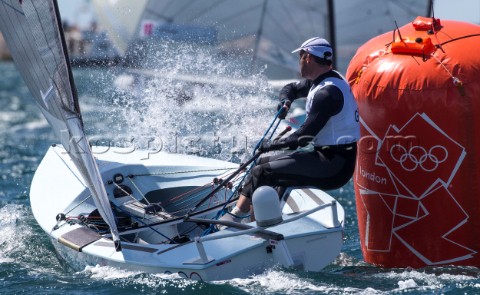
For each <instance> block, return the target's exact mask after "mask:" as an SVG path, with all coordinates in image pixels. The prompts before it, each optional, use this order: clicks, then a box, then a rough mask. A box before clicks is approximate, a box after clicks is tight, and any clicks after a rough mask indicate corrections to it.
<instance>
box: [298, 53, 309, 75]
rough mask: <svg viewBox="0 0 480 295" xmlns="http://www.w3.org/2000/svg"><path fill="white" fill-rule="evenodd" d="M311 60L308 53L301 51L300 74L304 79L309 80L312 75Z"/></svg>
mask: <svg viewBox="0 0 480 295" xmlns="http://www.w3.org/2000/svg"><path fill="white" fill-rule="evenodd" d="M311 62H312V61H311V58H310V54H308V53H307V52H305V51H303V50H300V59H299V64H300V74H301V76H302V77H303V78H306V79H309V75H310V72H311V70H310V67H311Z"/></svg>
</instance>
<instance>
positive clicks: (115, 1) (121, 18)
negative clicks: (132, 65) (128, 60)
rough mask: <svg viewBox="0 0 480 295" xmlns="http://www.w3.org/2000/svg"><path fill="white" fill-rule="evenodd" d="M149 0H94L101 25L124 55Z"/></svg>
mask: <svg viewBox="0 0 480 295" xmlns="http://www.w3.org/2000/svg"><path fill="white" fill-rule="evenodd" d="M147 1H148V0H135V1H133V0H93V1H92V3H93V6H94V8H95V11H96V14H97V20H98V22H99V25H100V27H101V28H102V29H103V30H106V31H107V32H108V36H109V37H110V41H111V42H112V43H113V44H114V45H115V46H116V48H117V50H118V51H119V52H120V53H121V54H122V55H123V54H124V53H125V51H126V49H127V46H128V43H129V42H130V41H131V39H132V37H133V36H134V33H135V29H136V28H137V26H138V22H139V21H140V16H141V14H142V13H143V10H144V8H145V5H146V4H147Z"/></svg>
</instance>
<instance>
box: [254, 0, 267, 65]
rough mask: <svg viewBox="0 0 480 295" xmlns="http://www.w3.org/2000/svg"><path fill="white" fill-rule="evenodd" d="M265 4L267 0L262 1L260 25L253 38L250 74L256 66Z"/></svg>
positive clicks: (265, 10) (265, 8) (265, 9)
mask: <svg viewBox="0 0 480 295" xmlns="http://www.w3.org/2000/svg"><path fill="white" fill-rule="evenodd" d="M267 4H268V0H264V1H263V7H262V14H261V18H260V25H259V26H258V31H257V37H256V38H255V47H254V48H253V58H252V65H251V71H252V72H253V71H254V69H255V65H256V64H257V55H258V47H259V45H260V41H261V38H262V32H263V23H264V21H265V13H266V12H267Z"/></svg>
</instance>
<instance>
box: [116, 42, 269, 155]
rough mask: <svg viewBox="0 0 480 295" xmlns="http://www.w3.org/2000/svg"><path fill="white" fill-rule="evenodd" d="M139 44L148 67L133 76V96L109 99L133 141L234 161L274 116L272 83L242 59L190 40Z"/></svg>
mask: <svg viewBox="0 0 480 295" xmlns="http://www.w3.org/2000/svg"><path fill="white" fill-rule="evenodd" d="M142 49H143V51H142V52H143V56H144V57H145V56H147V57H148V58H146V60H148V62H143V63H142V62H140V65H142V66H143V67H142V70H144V69H145V68H147V67H148V68H149V69H151V70H150V71H149V72H148V75H144V74H142V75H141V76H140V77H137V78H136V80H137V81H140V82H139V83H138V84H137V85H136V86H135V87H136V88H135V89H136V95H135V96H128V97H125V96H119V97H117V98H116V99H115V100H114V105H116V106H117V107H118V108H117V109H118V112H119V113H120V116H121V117H122V118H123V119H124V120H125V122H126V125H127V128H126V130H127V133H128V134H130V135H131V136H132V140H133V141H135V143H136V145H137V146H139V147H141V148H147V149H152V148H153V149H157V150H163V151H168V152H176V153H187V154H197V155H202V156H209V157H214V158H218V159H224V160H233V159H236V158H238V154H239V153H245V152H246V150H247V149H250V148H251V147H252V146H253V145H254V144H255V143H256V141H257V140H258V139H259V138H260V137H261V135H262V134H263V131H264V130H265V129H266V128H267V126H268V125H269V123H270V120H271V119H270V118H272V119H273V115H274V106H275V103H274V102H273V100H272V99H271V92H272V88H271V87H270V86H269V84H268V80H267V78H266V77H265V76H264V75H263V74H262V72H261V71H260V72H257V73H249V72H248V71H246V70H245V61H242V60H239V59H238V58H237V59H236V58H235V57H234V56H221V55H219V54H217V53H216V52H214V49H212V48H209V47H205V46H204V47H202V46H196V45H192V44H177V43H174V42H164V43H162V44H160V45H158V46H155V47H154V49H153V48H152V47H147V48H142ZM145 52H147V53H146V54H145Z"/></svg>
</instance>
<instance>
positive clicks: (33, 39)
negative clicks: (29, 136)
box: [0, 0, 119, 244]
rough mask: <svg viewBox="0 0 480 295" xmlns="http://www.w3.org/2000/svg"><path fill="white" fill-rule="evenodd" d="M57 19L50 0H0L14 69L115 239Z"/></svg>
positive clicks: (1, 25)
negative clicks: (88, 190) (77, 171)
mask: <svg viewBox="0 0 480 295" xmlns="http://www.w3.org/2000/svg"><path fill="white" fill-rule="evenodd" d="M60 24H61V21H60V16H59V13H58V6H57V3H56V1H54V0H48V1H47V0H45V1H33V0H23V1H22V0H20V1H18V0H2V1H1V2H0V29H1V31H2V33H3V36H4V38H5V40H6V42H7V45H8V47H9V50H10V52H11V54H12V56H13V59H14V61H15V64H16V66H17V69H18V70H19V72H20V73H21V75H22V77H23V79H24V81H25V83H26V84H27V86H28V88H29V90H30V92H31V93H32V95H33V96H34V98H35V100H36V102H37V104H38V107H39V109H40V110H41V111H42V113H43V114H44V116H45V118H46V119H47V120H48V122H49V123H50V125H51V126H52V127H53V130H54V131H55V133H56V135H57V137H58V138H59V139H60V141H61V143H62V145H63V146H64V147H65V149H66V150H67V151H68V153H69V155H70V157H71V159H72V161H73V162H74V163H75V166H76V167H77V169H78V170H79V172H80V173H81V175H82V177H83V179H84V181H85V183H86V185H87V186H88V187H89V189H90V191H91V194H92V197H93V199H94V201H95V205H96V206H97V208H98V211H99V213H100V214H101V216H102V217H103V218H104V220H105V221H106V222H107V224H108V225H109V226H110V231H111V233H112V236H113V239H114V241H116V242H117V243H116V244H118V241H119V236H118V232H117V227H116V224H115V218H114V216H113V213H112V210H111V208H110V203H109V200H108V196H107V194H106V191H105V187H104V184H103V182H102V179H101V177H100V173H99V171H98V167H97V165H96V162H95V159H94V157H93V155H92V152H91V149H90V146H89V143H88V141H87V138H86V137H85V133H84V130H83V123H82V118H81V114H80V107H79V104H78V96H77V91H76V88H75V85H74V82H73V77H72V72H71V69H70V65H69V63H68V62H67V60H68V55H67V52H66V46H65V40H64V36H63V31H62V30H61V28H60ZM58 181H59V182H60V181H61V179H59V180H58Z"/></svg>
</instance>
